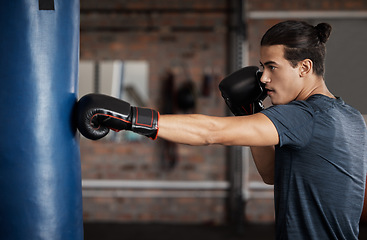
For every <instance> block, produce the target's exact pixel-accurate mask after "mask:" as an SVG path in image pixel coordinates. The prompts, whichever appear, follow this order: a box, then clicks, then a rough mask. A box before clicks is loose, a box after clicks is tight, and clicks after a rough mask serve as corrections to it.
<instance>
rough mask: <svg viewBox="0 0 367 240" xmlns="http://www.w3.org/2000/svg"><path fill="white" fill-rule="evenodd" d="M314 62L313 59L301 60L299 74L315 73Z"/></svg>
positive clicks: (301, 75)
mask: <svg viewBox="0 0 367 240" xmlns="http://www.w3.org/2000/svg"><path fill="white" fill-rule="evenodd" d="M312 67H313V62H312V60H311V59H305V60H303V61H301V62H299V76H300V77H305V76H307V75H309V74H312V73H313V68H312Z"/></svg>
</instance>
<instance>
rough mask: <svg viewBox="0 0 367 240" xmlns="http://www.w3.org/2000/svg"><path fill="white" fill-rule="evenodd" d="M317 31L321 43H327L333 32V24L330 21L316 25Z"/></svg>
mask: <svg viewBox="0 0 367 240" xmlns="http://www.w3.org/2000/svg"><path fill="white" fill-rule="evenodd" d="M315 29H316V31H317V36H318V37H319V40H320V42H321V43H326V42H327V41H328V40H329V37H330V33H331V26H330V24H328V23H319V24H317V26H316V27H315Z"/></svg>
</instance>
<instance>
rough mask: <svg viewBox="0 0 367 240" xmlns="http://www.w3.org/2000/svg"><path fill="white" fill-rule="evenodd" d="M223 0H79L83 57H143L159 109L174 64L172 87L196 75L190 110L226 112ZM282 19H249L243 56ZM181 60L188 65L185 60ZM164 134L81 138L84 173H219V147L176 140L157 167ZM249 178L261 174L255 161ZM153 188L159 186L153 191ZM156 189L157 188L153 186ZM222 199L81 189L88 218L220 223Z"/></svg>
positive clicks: (252, 6)
mask: <svg viewBox="0 0 367 240" xmlns="http://www.w3.org/2000/svg"><path fill="white" fill-rule="evenodd" d="M227 3H228V1H224V0H185V1H182V0H134V1H132V0H104V1H97V0H81V36H80V37H81V38H80V40H81V46H80V56H81V59H82V60H111V59H121V60H145V61H147V62H148V63H149V94H150V102H149V105H150V107H153V108H156V109H157V110H160V108H161V104H162V99H163V97H162V93H161V87H162V86H161V84H162V81H163V79H164V76H165V74H166V72H167V70H171V71H173V73H174V74H175V80H176V89H177V87H178V86H179V85H180V84H181V83H182V82H183V81H185V80H186V79H187V74H186V73H185V71H186V70H187V72H188V73H189V76H190V77H191V79H192V80H193V81H194V83H195V86H196V92H197V94H198V95H197V96H198V98H197V107H196V109H195V110H194V112H197V113H203V114H209V115H216V116H224V115H225V105H224V103H223V101H222V99H221V97H220V94H219V92H218V89H217V85H218V82H219V81H220V80H221V78H222V77H223V76H224V75H225V74H226V69H227V64H228V41H227V33H228V29H227V24H228V13H229V11H228V9H227ZM246 9H247V11H290V10H301V11H310V10H318V11H320V10H323V11H328V10H362V9H364V10H367V1H364V0H348V1H345V0H295V1H289V0H263V1H257V0H248V1H246ZM281 20H283V19H271V18H269V19H248V20H247V23H248V29H247V30H248V42H249V52H248V57H249V64H251V65H258V61H259V41H260V39H261V36H262V35H263V34H264V32H265V31H266V30H267V29H268V28H269V27H270V26H272V25H274V24H275V23H277V22H279V21H281ZM183 66H186V67H187V68H186V70H185V68H183ZM208 69H209V70H210V73H211V74H212V76H213V78H214V80H213V82H212V85H211V86H210V87H211V90H212V94H211V96H209V97H204V96H201V95H200V90H201V85H202V80H203V75H204V73H206V71H207V70H208ZM162 147H164V145H163V143H162V141H160V140H158V141H155V142H153V141H151V140H149V139H143V140H142V141H140V142H134V143H129V142H121V143H114V142H110V141H106V140H100V141H97V142H92V141H89V140H86V139H81V158H82V176H83V178H84V179H114V180H116V179H121V180H167V181H193V180H200V181H225V180H226V171H227V169H226V159H225V148H224V147H221V146H210V147H190V146H185V145H179V146H178V149H177V152H178V159H179V160H178V162H177V165H176V166H175V167H174V168H173V169H171V170H167V169H164V168H163V167H162V163H163V162H164V161H166V159H164V158H162ZM250 167H251V168H250V178H251V179H252V180H259V175H258V173H257V171H256V168H255V167H254V166H253V164H251V165H250ZM154 193H155V194H157V191H155V192H154ZM158 194H159V191H158ZM225 204H226V202H225V199H224V198H221V197H213V198H193V197H192V198H190V197H184V198H172V197H151V198H149V197H140V198H138V197H133V198H132V197H116V198H110V197H106V196H104V197H95V198H92V197H85V198H84V219H85V220H86V221H121V222H127V221H128V222H176V223H203V222H210V223H225V222H226V212H225ZM245 215H246V217H247V219H248V220H251V221H272V220H273V215H274V210H273V202H272V199H268V200H266V199H252V200H250V201H249V202H248V204H247V205H246V213H245Z"/></svg>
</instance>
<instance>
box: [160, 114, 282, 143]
mask: <svg viewBox="0 0 367 240" xmlns="http://www.w3.org/2000/svg"><path fill="white" fill-rule="evenodd" d="M158 137H161V138H164V139H166V140H169V141H173V142H177V143H183V144H189V145H210V144H221V145H238V146H272V145H276V144H277V143H278V141H279V140H278V133H277V130H276V128H275V127H274V125H273V123H272V122H271V121H270V120H269V119H268V118H267V117H266V116H265V115H264V114H261V113H259V114H254V115H250V116H239V117H211V116H206V115H200V114H191V115H161V116H160V119H159V132H158Z"/></svg>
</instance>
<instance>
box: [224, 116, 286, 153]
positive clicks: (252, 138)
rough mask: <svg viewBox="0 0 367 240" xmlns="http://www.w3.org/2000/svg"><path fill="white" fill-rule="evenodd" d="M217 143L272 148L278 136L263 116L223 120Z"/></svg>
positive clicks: (277, 140)
mask: <svg viewBox="0 0 367 240" xmlns="http://www.w3.org/2000/svg"><path fill="white" fill-rule="evenodd" d="M219 134H220V136H218V137H219V138H220V139H219V140H218V141H219V142H218V143H221V144H225V145H238V146H274V145H277V144H278V143H279V135H278V131H277V129H276V127H275V126H274V124H273V122H272V121H271V120H270V119H269V118H268V117H267V116H266V115H264V114H262V113H257V114H254V115H249V116H239V117H228V118H224V121H223V123H222V126H221V127H220V133H219Z"/></svg>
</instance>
